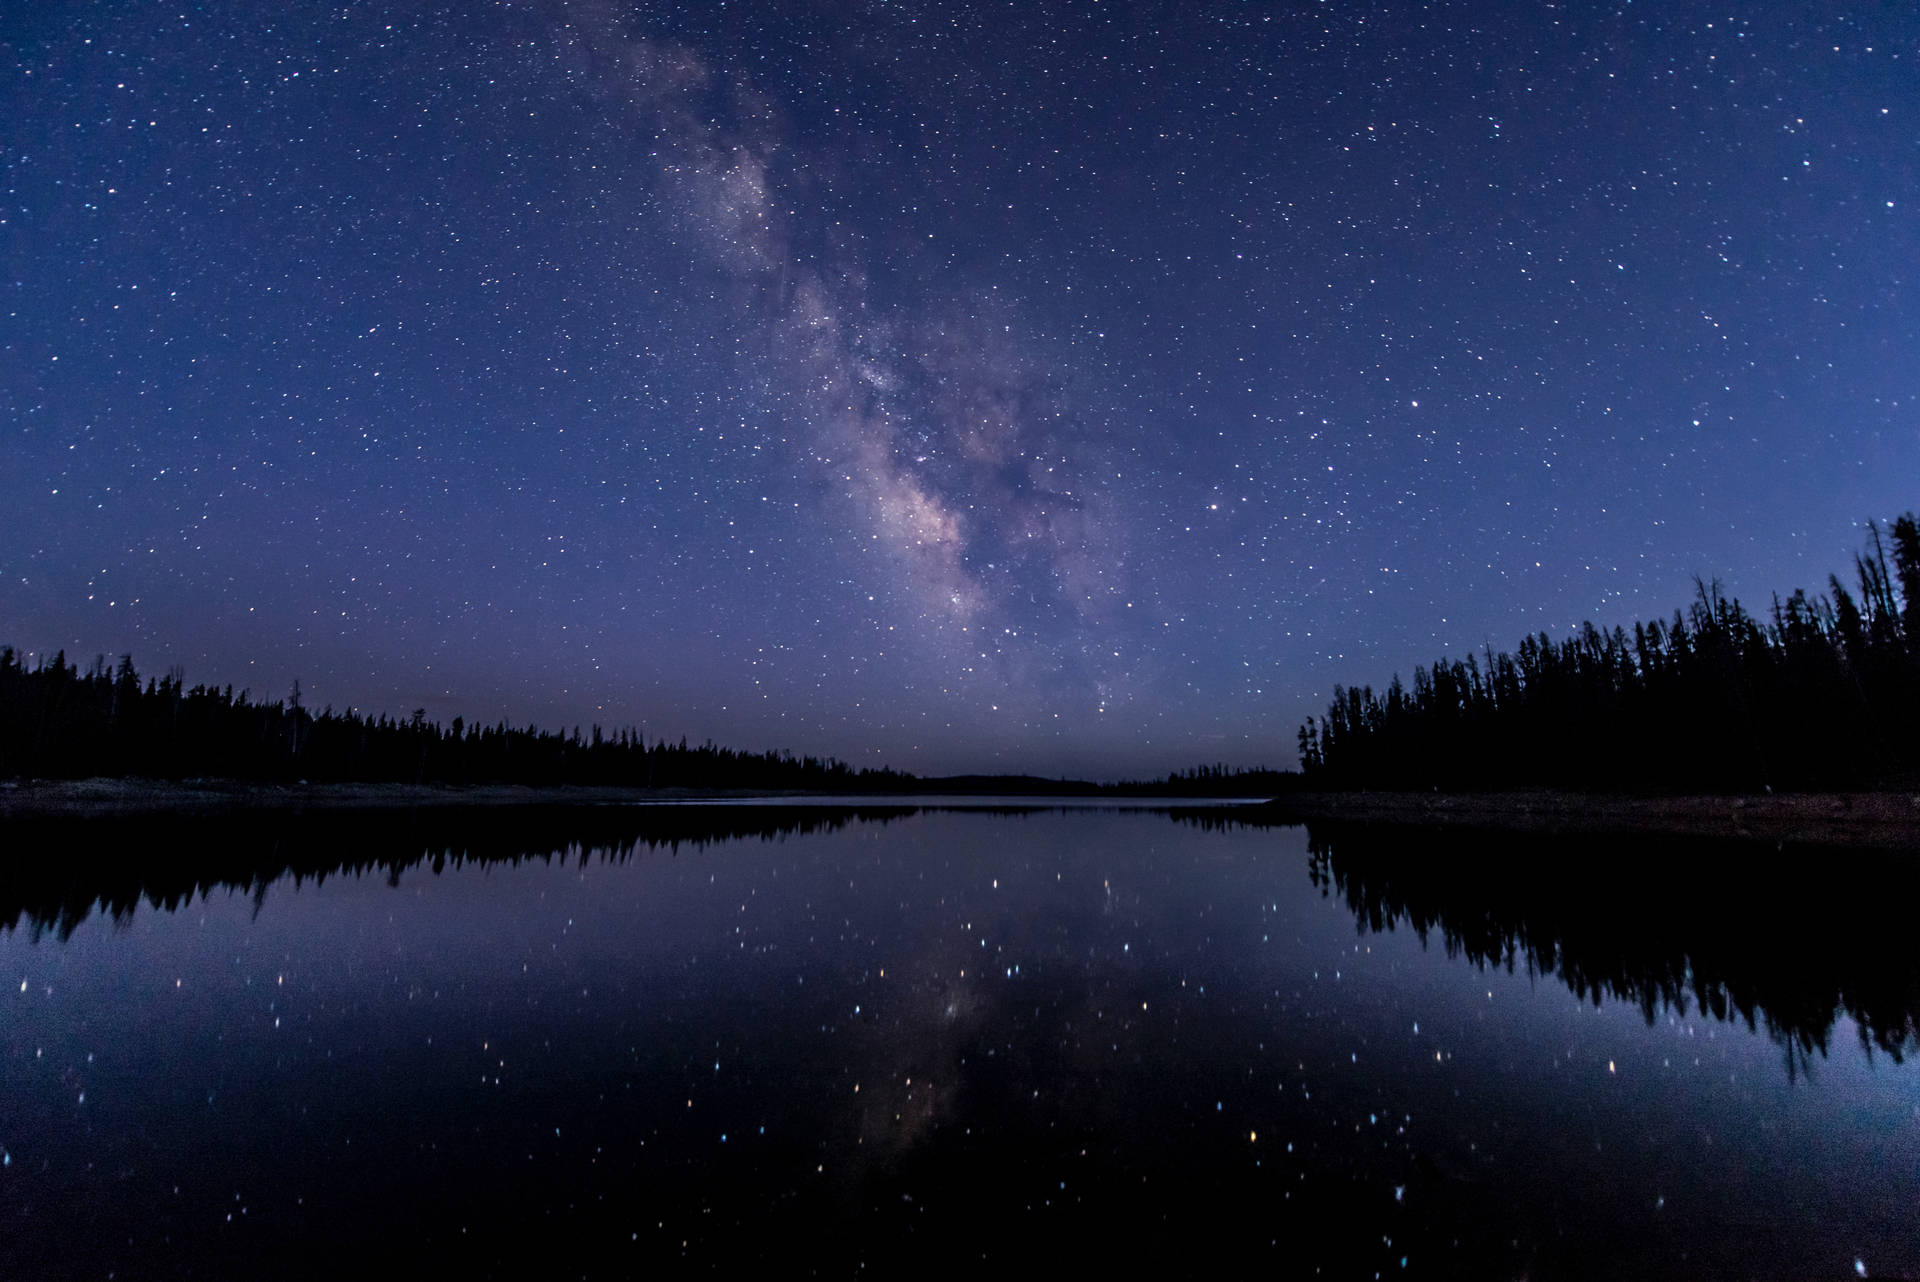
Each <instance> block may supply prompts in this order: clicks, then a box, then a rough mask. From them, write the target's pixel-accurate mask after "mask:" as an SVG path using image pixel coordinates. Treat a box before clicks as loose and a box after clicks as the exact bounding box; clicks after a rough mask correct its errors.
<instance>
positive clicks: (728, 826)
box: [0, 804, 916, 940]
mask: <svg viewBox="0 0 1920 1282" xmlns="http://www.w3.org/2000/svg"><path fill="white" fill-rule="evenodd" d="M914 813H916V808H915V807H912V806H884V805H882V806H859V807H847V808H840V807H828V806H767V805H757V806H724V805H699V804H687V805H670V806H541V805H529V806H495V807H485V808H482V807H430V808H419V809H413V810H381V811H351V810H321V811H312V812H302V813H291V812H287V811H274V810H248V811H236V812H228V813H225V814H220V815H212V816H208V815H178V814H159V815H121V816H108V817H102V818H91V819H75V818H66V817H50V818H40V817H34V818H19V819H12V820H8V821H5V822H4V823H0V848H4V849H5V850H6V851H7V858H6V859H5V860H0V929H7V930H12V929H16V928H19V927H20V926H22V925H23V924H24V925H25V926H26V927H27V928H28V929H29V930H30V931H31V933H32V935H33V937H34V938H35V939H36V940H37V939H39V938H40V937H41V936H42V935H43V934H48V933H51V934H53V935H55V936H56V937H58V938H59V939H61V940H65V939H66V938H68V937H69V936H70V935H72V933H73V931H74V929H75V928H76V927H78V926H79V925H80V923H82V922H84V921H85V920H86V919H87V918H88V917H89V916H91V915H92V914H93V913H94V912H96V911H98V912H101V913H104V914H106V915H107V916H109V917H111V918H113V919H114V920H115V921H125V920H127V919H128V918H130V917H131V916H132V914H133V913H134V912H135V911H136V910H137V909H138V908H139V907H140V906H141V905H142V904H145V905H147V906H148V907H150V908H156V909H160V910H162V911H166V912H173V911H175V910H177V909H179V908H182V907H185V906H187V905H189V904H191V903H193V902H194V900H196V899H201V898H205V897H207V896H209V895H211V894H213V893H214V892H215V891H221V890H223V891H227V892H236V891H238V892H244V893H247V894H250V895H253V896H254V897H255V900H256V904H257V903H258V902H261V901H264V899H265V897H266V893H267V888H268V887H269V886H270V885H272V884H273V883H275V882H278V881H281V880H282V879H291V881H292V884H293V886H294V887H295V888H296V889H297V888H298V887H300V886H301V885H303V884H306V883H308V882H312V883H314V884H316V885H317V884H319V883H321V882H324V881H325V880H326V879H327V878H329V877H340V876H348V877H368V876H378V877H381V878H384V879H385V880H386V881H387V883H388V884H389V885H397V884H398V883H399V880H400V877H401V874H403V873H405V872H407V871H408V870H410V869H414V868H425V869H427V870H429V871H431V872H434V873H439V872H441V871H443V870H445V869H446V868H448V867H450V866H451V867H454V868H460V867H466V866H471V865H476V864H500V863H505V864H518V863H521V862H524V861H528V860H538V861H541V862H545V863H553V862H555V861H563V860H569V859H573V860H578V861H579V862H580V863H581V864H582V865H584V864H586V863H587V862H588V860H589V859H598V860H602V861H605V862H611V863H625V862H627V861H628V860H629V859H631V858H633V857H634V856H635V855H636V854H639V853H643V852H650V851H659V852H666V853H670V854H677V853H679V852H680V851H682V850H699V849H702V848H705V847H707V846H711V845H716V844H719V843H722V842H730V841H750V840H761V841H773V840H777V839H780V838H784V837H787V836H792V835H804V834H808V833H826V832H835V831H838V830H839V829H841V828H844V827H846V826H847V825H848V824H852V823H860V822H867V823H884V822H886V821H888V820H892V819H899V818H904V817H906V816H908V815H912V814H914Z"/></svg>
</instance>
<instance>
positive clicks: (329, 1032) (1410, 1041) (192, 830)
mask: <svg viewBox="0 0 1920 1282" xmlns="http://www.w3.org/2000/svg"><path fill="white" fill-rule="evenodd" d="M0 846H3V848H4V849H5V851H6V860H5V862H6V868H5V871H4V873H3V874H0V925H3V926H9V927H10V929H7V930H5V931H4V932H3V933H0V1001H4V1003H5V1006H4V1016H3V1017H0V1030H3V1033H0V1160H3V1161H4V1166H3V1167H0V1275H4V1276H8V1277H29V1276H31V1277H45V1278H62V1277H74V1278H82V1277H84V1278H103V1277H116V1276H117V1277H124V1278H148V1277H187V1276H206V1277H232V1276H320V1275H333V1274H337V1273H338V1272H340V1271H341V1269H343V1268H346V1267H361V1268H364V1267H365V1265H366V1263H367V1262H368V1261H373V1260H381V1261H384V1262H385V1263H386V1264H387V1265H388V1266H389V1267H394V1266H398V1265H414V1266H419V1267H430V1268H439V1269H444V1270H453V1269H458V1270H460V1271H462V1272H465V1273H471V1274H473V1275H475V1276H486V1275H490V1274H491V1275H499V1276H508V1275H511V1276H526V1275H527V1274H529V1273H533V1274H536V1275H539V1276H593V1277H599V1276H621V1275H625V1274H628V1273H642V1272H645V1273H659V1272H665V1273H679V1272H703V1271H709V1270H711V1269H714V1268H716V1267H719V1266H722V1265H731V1264H737V1263H746V1264H757V1265H759V1266H761V1267H767V1268H775V1269H778V1270H780V1271H781V1272H783V1273H791V1272H801V1273H805V1272H814V1271H818V1272H823V1273H830V1274H836V1275H847V1274H851V1273H855V1272H859V1271H861V1270H862V1269H864V1270H865V1271H866V1272H867V1273H869V1274H880V1275H884V1274H888V1273H894V1272H899V1271H901V1270H903V1269H905V1268H909V1267H919V1268H924V1267H928V1266H933V1267H935V1268H936V1269H938V1270H939V1271H944V1270H945V1269H948V1268H952V1269H955V1270H956V1271H957V1270H959V1269H961V1268H967V1267H972V1266H978V1267H981V1268H984V1269H1007V1268H1014V1269H1020V1270H1023V1271H1024V1270H1031V1269H1036V1268H1055V1267H1060V1268H1065V1267H1071V1268H1075V1269H1079V1268H1085V1267H1087V1266H1088V1265H1089V1264H1092V1265H1095V1266H1112V1265H1120V1266H1123V1267H1127V1268H1129V1269H1132V1270H1140V1269H1144V1268H1153V1267H1159V1268H1165V1269H1168V1270H1170V1271H1179V1272H1181V1273H1191V1272H1194V1271H1197V1270H1200V1269H1203V1268H1212V1267H1216V1266H1225V1267H1227V1270H1228V1271H1230V1272H1235V1273H1238V1272H1243V1271H1246V1268H1247V1266H1246V1265H1245V1263H1244V1261H1246V1260H1247V1259H1249V1258H1251V1259H1253V1260H1254V1261H1256V1262H1259V1264H1260V1267H1262V1268H1267V1267H1271V1268H1272V1269H1274V1270H1278V1271H1282V1272H1285V1273H1289V1274H1294V1273H1304V1274H1308V1275H1311V1273H1312V1271H1313V1269H1314V1268H1315V1267H1319V1268H1320V1269H1321V1270H1322V1275H1323V1276H1329V1277H1363V1278H1371V1277H1375V1276H1380V1277H1400V1276H1409V1277H1410V1276H1427V1277H1434V1276H1460V1275H1465V1276H1480V1277H1530V1278H1563V1277H1564V1278H1582V1277H1594V1278H1601V1277H1605V1278H1618V1277H1629V1276H1631V1277H1643V1278H1666V1277H1672V1278H1681V1277H1685V1278H1715V1277H1727V1278H1733V1277H1741V1278H1745V1277H1757V1278H1843V1277H1858V1276H1862V1275H1868V1276H1873V1277H1902V1276H1906V1277H1913V1276H1920V1230H1917V1229H1916V1225H1917V1224H1920V1075H1917V1072H1916V1066H1915V1065H1914V1064H1912V1063H1910V1062H1903V1061H1905V1060H1906V1059H1907V1058H1908V1057H1909V1056H1910V1053H1911V1052H1912V1051H1913V1049H1914V1048H1915V1046H1916V1044H1920V1043H1917V1042H1916V1018H1917V1012H1920V944H1917V943H1916V937H1915V935H1914V932H1913V930H1912V925H1911V921H1912V909H1913V905H1914V904H1915V903H1920V894H1917V893H1916V892H1920V877H1917V876H1916V875H1915V873H1914V871H1913V868H1912V865H1913V863H1914V860H1913V859H1912V858H1911V857H1904V858H1903V857H1899V856H1893V855H1875V854H1867V853H1860V852H1847V853H1836V852H1830V851H1821V850H1817V849H1807V850H1794V849H1792V848H1791V847H1789V848H1787V849H1785V850H1780V849H1775V848H1774V847H1772V846H1767V847H1764V848H1752V847H1748V846H1741V845H1726V844H1721V845H1715V844H1703V843H1697V842H1696V843H1681V842H1672V841H1655V840H1648V839H1631V840H1629V839H1600V838H1584V839H1578V838H1558V839H1553V840H1545V839H1541V838H1538V837H1530V838H1526V839H1520V838H1510V837H1509V838H1502V837H1497V836H1492V835H1486V834H1473V833H1463V832H1459V831H1450V832H1435V831H1425V830H1420V829H1412V828H1374V829H1368V828H1363V827H1346V828H1341V827H1324V828H1323V827H1321V826H1318V825H1316V826H1315V827H1314V828H1313V829H1311V830H1308V829H1306V828H1301V827H1255V826H1248V825H1247V824H1246V823H1244V822H1243V820H1242V818H1240V817H1239V816H1237V815H1236V814H1235V812H1234V811H1233V810H1231V809H1225V808H1209V807H1182V808H1179V809H1174V810H1168V809H1166V808H1164V807H1161V808H1154V807H1131V808H1114V807H1109V806H1100V807H1092V806H1067V807H1034V806H1033V805H1032V804H1031V803H1027V802H1022V803H1019V804H1012V803H1009V804H1004V805H968V806H956V805H955V804H953V803H952V802H951V801H941V802H938V803H933V804H911V803H906V804H898V805H895V804H892V803H888V804H884V805H883V804H876V803H870V802H863V803H860V804H858V805H830V804H829V805H799V804H792V803H782V804H767V805H678V806H658V807H595V808H575V809H563V808H546V807H534V808H523V809H511V810H509V809H496V810H488V811H394V812H383V813H371V814H347V813H327V812H315V813H307V814H259V813H254V814H235V815H227V816H221V817H215V818H191V817H177V816H176V817H147V818H139V819H128V818H122V819H95V820H87V821H79V820H64V821H55V820H43V821H24V820H16V821H13V822H11V823H9V824H7V825H6V826H5V827H4V828H0ZM1228 1262H1232V1263H1231V1264H1229V1263H1228Z"/></svg>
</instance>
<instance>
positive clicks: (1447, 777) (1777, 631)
mask: <svg viewBox="0 0 1920 1282" xmlns="http://www.w3.org/2000/svg"><path fill="white" fill-rule="evenodd" d="M1867 531H1868V541H1867V546H1866V548H1865V549H1863V550H1862V551H1861V552H1860V553H1859V554H1858V555H1856V556H1855V557H1854V578H1855V584H1856V586H1855V587H1854V588H1853V589H1851V590H1850V589H1849V588H1848V587H1847V586H1846V585H1844V584H1842V583H1841V581H1840V579H1839V577H1838V576H1829V579H1828V592H1827V593H1826V594H1825V595H1823V596H1821V597H1820V598H1818V599H1817V600H1810V599H1809V598H1808V597H1807V594H1806V593H1805V592H1804V591H1796V592H1794V593H1793V595H1792V596H1790V597H1788V598H1787V599H1786V601H1784V602H1782V601H1781V600H1780V599H1779V597H1778V596H1776V597H1775V598H1774V600H1773V608H1772V612H1771V620H1770V622H1762V621H1761V620H1759V619H1756V618H1754V617H1753V616H1752V615H1751V614H1749V613H1748V612H1747V611H1746V610H1745V609H1743V608H1742V607H1741V605H1740V603H1739V602H1738V601H1736V600H1733V599H1732V598H1729V597H1727V596H1725V595H1723V594H1722V593H1721V591H1720V586H1719V584H1718V583H1700V582H1696V585H1695V586H1696V593H1695V598H1694V602H1693V604H1692V605H1691V606H1690V607H1689V608H1688V609H1687V610H1686V611H1685V612H1680V611H1676V612H1675V613H1674V616H1673V618H1672V620H1671V621H1669V622H1662V621H1660V620H1657V619H1656V620H1652V621H1649V622H1644V623H1636V624H1634V626H1633V632H1632V636H1631V637H1629V636H1628V634H1627V632H1626V630H1625V629H1623V628H1615V629H1613V631H1611V632H1602V631H1600V630H1599V629H1597V628H1595V627H1594V626H1593V625H1592V624H1590V623H1589V624H1584V625H1582V626H1581V628H1580V630H1579V632H1578V633H1577V634H1576V635H1574V636H1572V637H1569V638H1567V639H1566V640H1563V641H1555V640H1554V639H1553V638H1552V637H1550V636H1548V635H1547V634H1546V633H1544V632H1543V633H1540V634H1539V635H1538V636H1533V637H1527V638H1524V639H1523V640H1522V641H1521V642H1520V644H1519V646H1518V647H1516V649H1515V651H1514V652H1513V653H1512V654H1507V653H1501V654H1497V655H1496V654H1494V653H1493V652H1492V650H1491V648H1489V650H1488V652H1487V655H1486V665H1485V668H1484V669H1483V668H1482V667H1481V666H1480V664H1479V662H1478V660H1477V658H1475V657H1469V658H1468V659H1467V661H1466V662H1464V663H1463V662H1461V661H1459V660H1450V659H1446V658H1442V659H1441V660H1439V661H1438V662H1436V663H1435V664H1434V665H1433V666H1432V667H1431V668H1426V667H1421V668H1416V669H1415V670H1414V673H1413V683H1412V686H1411V688H1406V687H1403V686H1402V685H1401V683H1400V680H1399V678H1398V677H1397V676H1396V677H1395V678H1394V680H1393V682H1392V684H1391V685H1389V687H1388V689H1387V694H1386V697H1385V698H1384V699H1382V698H1379V697H1377V696H1375V694H1374V692H1373V690H1372V688H1371V687H1367V686H1362V687H1359V688H1358V689H1354V688H1349V687H1335V690H1334V698H1333V702H1332V703H1331V704H1330V705H1329V706H1328V708H1327V712H1326V715H1325V716H1323V717H1321V718H1319V719H1318V721H1317V722H1316V721H1312V720H1309V722H1308V723H1307V724H1306V725H1304V726H1302V727H1301V728H1300V734H1299V742H1300V761H1301V766H1302V769H1303V770H1304V771H1305V773H1306V776H1307V782H1308V783H1309V784H1310V785H1311V786H1315V787H1322V788H1362V787H1366V788H1420V789H1426V788H1448V789H1475V788H1479V789H1485V788H1508V787H1530V786H1541V787H1548V786H1550V787H1561V788H1590V789H1637V790H1674V789H1735V790H1746V789H1759V788H1762V787H1772V788H1834V787H1875V786H1903V785H1906V784H1910V783H1912V782H1914V781H1915V780H1920V737H1917V736H1916V735H1915V734H1914V733H1913V727H1914V726H1916V725H1920V523H1916V519H1915V517H1914V515H1913V514H1912V513H1908V514H1906V515H1904V516H1902V517H1900V518H1899V519H1898V520H1896V521H1895V522H1894V523H1893V525H1892V527H1891V528H1890V530H1889V531H1888V532H1887V533H1886V534H1884V535H1883V533H1882V531H1881V528H1880V526H1879V525H1878V523H1875V522H1869V524H1868V526H1867Z"/></svg>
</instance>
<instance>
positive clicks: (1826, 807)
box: [1256, 791, 1920, 851]
mask: <svg viewBox="0 0 1920 1282" xmlns="http://www.w3.org/2000/svg"><path fill="white" fill-rule="evenodd" d="M1256 809H1257V810H1258V811H1259V813H1260V814H1262V815H1263V816H1266V817H1268V818H1269V819H1270V820H1271V821H1272V822H1275V823H1307V822H1309V821H1312V822H1337V823H1358V824H1381V825H1393V826H1414V827H1441V828H1485V829H1497V830H1500V831H1503V832H1520V833H1536V834H1539V835H1541V836H1555V835H1560V834H1572V833H1589V834H1592V833H1601V834H1615V835H1620V836H1668V837H1710V838H1725V839H1733V840H1739V841H1771V842H1775V843H1784V842H1793V843H1795V844H1796V845H1799V844H1805V845H1823V846H1852V847H1872V848H1876V849H1895V850H1914V851H1920V793H1912V792H1904V791H1903V792H1819V793H1769V794H1759V795H1751V794H1748V795H1731V796H1675V797H1666V796H1630V795H1623V794H1613V793H1577V792H1553V791H1532V792H1487V793H1424V792H1323V793H1298V794H1296V795H1294V796H1290V797H1278V798H1275V799H1274V800H1272V801H1268V802H1264V803H1262V804H1261V805H1259V806H1258V807H1256Z"/></svg>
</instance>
